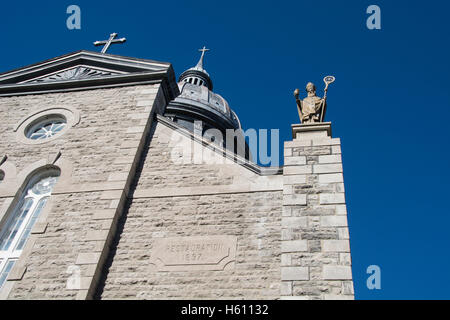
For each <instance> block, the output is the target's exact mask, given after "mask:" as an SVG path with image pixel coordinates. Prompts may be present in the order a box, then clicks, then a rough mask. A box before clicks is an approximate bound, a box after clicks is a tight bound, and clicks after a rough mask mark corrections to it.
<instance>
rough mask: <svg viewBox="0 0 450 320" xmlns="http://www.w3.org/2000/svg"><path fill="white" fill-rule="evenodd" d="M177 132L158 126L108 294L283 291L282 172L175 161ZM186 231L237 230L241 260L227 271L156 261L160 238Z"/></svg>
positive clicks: (270, 294)
mask: <svg viewBox="0 0 450 320" xmlns="http://www.w3.org/2000/svg"><path fill="white" fill-rule="evenodd" d="M173 135H177V133H176V132H174V131H173V130H172V129H170V128H167V127H166V126H165V125H164V124H161V123H157V125H156V128H154V134H153V136H152V139H151V142H150V146H149V149H148V153H147V157H146V159H145V162H144V163H143V165H142V172H141V173H140V176H139V181H137V183H136V186H137V187H136V190H135V191H134V196H133V198H132V199H131V200H130V202H129V206H128V211H127V213H126V215H125V216H124V218H123V219H122V221H121V222H120V225H121V229H122V230H121V232H120V234H118V235H117V239H116V248H115V249H114V251H113V254H112V255H111V256H110V259H109V260H110V261H109V264H110V265H109V268H108V270H107V276H106V279H105V282H104V287H103V288H102V290H101V293H100V298H102V299H136V298H137V299H244V298H245V299H277V298H279V295H280V239H281V238H280V236H281V208H282V206H281V204H282V191H281V179H282V177H281V176H273V177H258V176H257V174H255V173H253V172H250V171H249V170H247V169H245V168H243V167H241V166H240V165H238V164H236V163H233V162H231V161H226V162H225V163H223V164H216V163H211V162H209V161H205V162H204V163H199V164H193V163H191V164H183V163H180V164H177V163H174V161H173V160H171V157H170V154H171V152H172V151H173V149H174V146H173V145H171V144H170V141H171V140H172V138H173ZM180 137H181V136H180ZM189 141H190V139H188V138H186V142H187V143H189ZM177 177H178V178H177ZM258 188H259V189H258ZM184 236H189V237H196V236H200V237H205V238H208V237H214V236H235V237H236V238H237V245H236V256H235V260H234V262H233V263H231V264H229V265H227V266H226V267H224V268H223V269H221V270H217V269H216V270H197V269H196V268H195V266H194V265H192V266H188V267H183V266H179V267H180V269H181V270H174V271H170V270H169V271H168V270H161V268H159V267H157V266H156V265H155V264H152V263H150V259H151V257H152V254H154V251H155V248H154V247H155V241H157V240H158V239H165V238H177V237H184Z"/></svg>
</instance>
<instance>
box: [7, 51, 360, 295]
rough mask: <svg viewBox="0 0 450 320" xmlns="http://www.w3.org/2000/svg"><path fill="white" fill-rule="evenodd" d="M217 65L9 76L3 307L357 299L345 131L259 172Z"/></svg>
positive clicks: (311, 130)
mask: <svg viewBox="0 0 450 320" xmlns="http://www.w3.org/2000/svg"><path fill="white" fill-rule="evenodd" d="M203 54H204V51H203ZM203 54H202V57H201V59H200V61H199V63H198V64H197V65H196V66H195V67H193V68H190V69H188V70H186V71H185V72H183V73H182V74H181V75H180V77H179V78H178V81H177V80H176V77H175V72H174V70H173V68H172V65H171V64H170V63H165V62H158V61H153V60H146V59H136V58H130V57H123V56H116V55H111V54H107V53H97V52H90V51H78V52H74V53H70V54H66V55H63V56H60V57H56V58H53V59H50V60H47V61H43V62H39V63H36V64H33V65H30V66H27V67H23V68H20V69H16V70H12V71H7V72H4V73H2V74H0V117H1V121H0V299H353V297H354V293H353V281H352V270H351V256H350V245H349V232H348V224H347V211H346V205H345V196H344V183H343V182H344V181H343V171H342V162H341V148H340V139H339V138H332V136H331V124H330V123H329V122H320V123H313V124H301V125H300V124H294V125H292V134H293V137H292V140H291V141H286V142H284V166H283V167H276V168H273V167H260V166H258V165H257V164H255V163H254V161H253V160H252V155H251V154H250V151H249V148H248V146H247V143H246V141H245V139H244V140H243V139H242V135H241V133H242V130H241V128H242V127H241V122H240V120H239V118H238V115H237V111H239V109H238V107H235V110H232V109H231V108H230V106H229V105H228V103H227V101H226V100H225V99H224V98H223V97H222V96H221V95H219V94H217V93H215V91H213V81H212V79H211V77H210V75H209V74H208V73H207V72H206V70H205V69H204V68H203ZM218 91H219V92H220V90H218ZM280 107H283V108H284V107H288V106H280ZM292 107H293V106H292ZM235 111H236V112H235ZM292 120H293V121H295V119H292ZM286 126H291V124H290V123H286ZM230 129H232V130H233V131H234V132H235V133H236V134H235V136H234V137H231V138H232V139H233V142H236V143H234V144H230V145H232V147H229V144H228V143H226V141H225V140H227V139H228V141H227V142H229V141H230V139H231V138H230V137H228V136H226V135H225V132H226V131H227V130H230ZM211 130H213V131H214V130H215V132H219V133H224V137H226V138H224V140H221V141H213V140H214V139H211V135H210V132H211ZM208 132H209V133H208Z"/></svg>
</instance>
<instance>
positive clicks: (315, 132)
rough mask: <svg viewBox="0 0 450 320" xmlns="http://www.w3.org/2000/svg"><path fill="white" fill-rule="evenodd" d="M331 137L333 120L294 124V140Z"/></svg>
mask: <svg viewBox="0 0 450 320" xmlns="http://www.w3.org/2000/svg"><path fill="white" fill-rule="evenodd" d="M327 137H330V138H331V122H317V123H305V124H293V125H292V139H293V140H315V139H323V138H327Z"/></svg>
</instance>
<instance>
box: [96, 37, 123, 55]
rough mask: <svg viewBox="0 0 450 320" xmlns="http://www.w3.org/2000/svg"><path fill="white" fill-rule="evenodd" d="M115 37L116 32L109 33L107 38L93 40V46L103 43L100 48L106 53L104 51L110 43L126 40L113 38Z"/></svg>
mask: <svg viewBox="0 0 450 320" xmlns="http://www.w3.org/2000/svg"><path fill="white" fill-rule="evenodd" d="M115 37H117V33H111V34H110V35H109V39H108V40H104V41H95V42H94V46H96V47H98V46H102V45H105V46H104V47H103V49H102V53H106V51H107V50H108V49H109V46H110V45H112V44H115V43H124V42H125V41H127V39H126V38H120V39H115Z"/></svg>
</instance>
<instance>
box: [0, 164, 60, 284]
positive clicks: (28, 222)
mask: <svg viewBox="0 0 450 320" xmlns="http://www.w3.org/2000/svg"><path fill="white" fill-rule="evenodd" d="M49 177H56V178H58V177H59V172H57V171H56V170H48V171H45V172H43V173H41V174H38V175H35V176H34V177H33V178H32V179H31V180H30V181H29V182H28V184H27V186H26V188H25V189H24V191H23V192H22V194H21V196H20V198H19V200H18V201H17V203H16V204H15V205H14V208H13V209H12V211H11V212H10V214H9V215H8V218H7V219H6V222H5V223H4V224H2V225H1V226H0V239H1V238H2V237H3V236H4V235H5V234H6V232H8V229H10V226H11V224H12V223H14V220H15V218H16V217H17V216H18V215H19V214H21V212H22V210H21V209H22V206H23V205H24V203H25V202H26V201H27V200H28V199H31V201H32V203H31V206H30V208H29V209H28V212H27V213H26V215H25V216H24V217H23V219H22V221H21V222H20V221H15V223H16V224H19V225H18V226H15V227H14V229H13V230H14V232H15V234H14V236H13V238H12V241H11V243H10V244H9V245H8V248H7V249H6V250H2V249H1V248H0V277H1V275H2V274H3V273H4V269H5V267H6V266H7V264H8V262H10V261H11V262H14V263H15V262H16V261H17V260H18V259H19V258H20V255H21V254H22V251H23V248H24V247H25V243H26V241H27V240H28V238H29V236H30V232H31V229H32V228H33V225H34V223H35V222H36V220H37V219H38V218H39V215H40V214H41V213H42V211H43V209H44V207H45V204H46V203H44V204H43V205H42V206H39V204H40V203H41V201H47V202H48V199H49V198H50V195H51V192H52V190H53V188H54V184H53V186H51V188H50V191H49V192H46V193H42V194H36V193H34V192H33V190H32V189H33V187H34V186H36V185H37V184H38V183H40V182H41V181H42V180H44V179H47V178H49ZM55 183H56V182H55ZM36 209H39V211H36ZM26 230H27V231H28V234H27V235H26V234H24V232H25V231H26ZM23 236H26V238H25V240H24V242H23V244H22V247H21V248H20V249H18V248H17V246H18V244H19V241H20V240H21V239H22V237H23ZM12 267H14V265H13V266H12ZM11 269H12V268H11ZM8 273H9V272H8ZM5 283H6V279H5V280H4V282H3V284H2V283H1V282H0V290H1V289H2V287H3V286H4V284H5Z"/></svg>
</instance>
